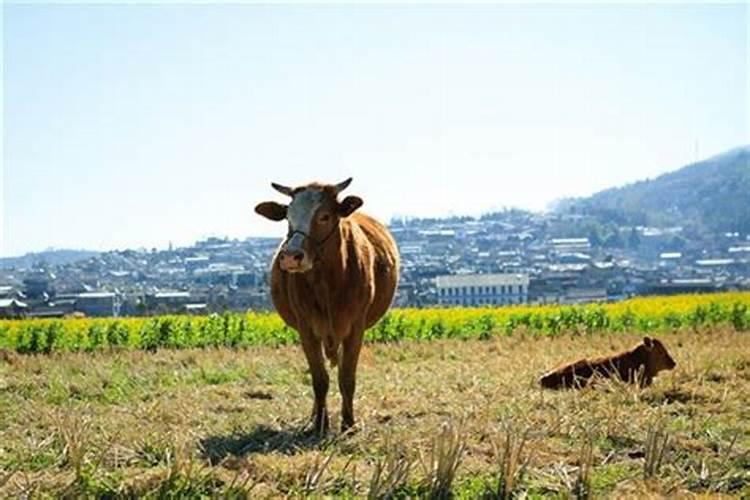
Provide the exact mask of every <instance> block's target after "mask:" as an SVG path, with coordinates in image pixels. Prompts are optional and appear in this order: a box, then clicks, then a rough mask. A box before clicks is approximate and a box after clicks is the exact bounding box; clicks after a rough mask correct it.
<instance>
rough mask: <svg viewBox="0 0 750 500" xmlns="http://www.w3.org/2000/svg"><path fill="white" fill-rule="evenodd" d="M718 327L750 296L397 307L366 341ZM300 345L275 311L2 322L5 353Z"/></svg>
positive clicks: (746, 311)
mask: <svg viewBox="0 0 750 500" xmlns="http://www.w3.org/2000/svg"><path fill="white" fill-rule="evenodd" d="M719 325H726V326H729V327H732V328H734V329H735V330H738V331H744V330H750V293H722V294H712V295H680V296H671V297H647V298H634V299H631V300H627V301H624V302H619V303H614V304H595V305H586V306H552V305H544V306H514V307H494V308H453V309H394V310H392V311H391V312H390V313H389V314H387V315H386V316H385V317H384V318H383V319H382V320H381V321H380V322H379V323H378V324H377V325H375V326H374V327H373V328H372V329H370V330H369V331H368V332H367V340H368V341H371V342H393V341H400V340H409V339H414V340H430V339H440V338H460V339H486V338H490V337H492V336H494V335H512V334H514V333H518V332H525V333H531V334H538V335H557V334H561V333H595V332H601V331H613V332H620V331H638V332H665V331H673V330H680V329H699V328H704V327H713V326H719ZM295 342H297V334H296V332H294V331H293V330H291V329H289V328H288V327H286V326H285V325H284V323H283V321H282V320H281V318H279V316H278V315H276V314H274V313H257V312H249V313H225V314H220V315H219V314H213V315H210V316H158V317H148V318H106V319H62V320H54V319H53V320H50V319H45V320H0V348H3V349H11V350H14V351H17V352H20V353H28V354H33V353H51V352H58V351H93V350H97V349H102V348H112V347H125V348H133V349H151V350H152V349H157V348H171V349H181V348H188V347H222V346H223V347H246V346H255V345H271V346H277V345H284V344H291V343H295Z"/></svg>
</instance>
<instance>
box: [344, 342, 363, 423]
mask: <svg viewBox="0 0 750 500" xmlns="http://www.w3.org/2000/svg"><path fill="white" fill-rule="evenodd" d="M363 336H364V329H362V328H354V329H353V331H352V332H351V334H350V335H349V336H348V337H347V338H345V339H344V342H343V346H342V347H343V349H342V356H341V366H339V390H340V391H341V432H346V431H347V430H349V429H350V428H351V427H352V426H353V425H354V390H355V388H356V383H357V361H359V351H360V350H361V349H362V338H363Z"/></svg>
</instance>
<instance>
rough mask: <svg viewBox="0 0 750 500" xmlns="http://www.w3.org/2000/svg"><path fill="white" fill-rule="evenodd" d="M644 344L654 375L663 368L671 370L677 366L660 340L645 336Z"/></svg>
mask: <svg viewBox="0 0 750 500" xmlns="http://www.w3.org/2000/svg"><path fill="white" fill-rule="evenodd" d="M643 346H644V347H645V348H646V355H647V356H648V367H649V371H651V373H653V374H654V375H655V374H657V373H659V372H660V371H662V370H671V369H672V368H674V367H675V366H677V363H675V360H674V359H672V356H670V355H669V352H668V351H667V348H666V347H664V344H662V343H661V341H660V340H658V339H652V338H651V337H643Z"/></svg>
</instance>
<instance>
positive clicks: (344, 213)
mask: <svg viewBox="0 0 750 500" xmlns="http://www.w3.org/2000/svg"><path fill="white" fill-rule="evenodd" d="M363 203H364V201H362V198H360V197H359V196H347V197H346V198H344V199H343V200H341V203H339V208H338V214H339V216H341V217H348V216H349V215H351V214H352V213H354V211H355V210H357V209H358V208H359V207H361V206H362V204H363Z"/></svg>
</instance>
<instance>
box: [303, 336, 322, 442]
mask: <svg viewBox="0 0 750 500" xmlns="http://www.w3.org/2000/svg"><path fill="white" fill-rule="evenodd" d="M300 337H301V339H302V349H303V350H304V351H305V357H306V358H307V364H308V366H309V367H310V376H311V377H312V386H313V392H314V393H315V402H314V404H313V410H312V424H313V431H314V432H315V433H317V434H318V435H321V436H322V435H323V434H325V433H326V432H327V431H328V410H327V409H326V396H327V395H328V372H327V371H326V366H325V362H324V360H323V350H322V348H321V344H320V340H318V339H317V338H316V337H315V335H314V334H313V333H312V332H304V333H300Z"/></svg>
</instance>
